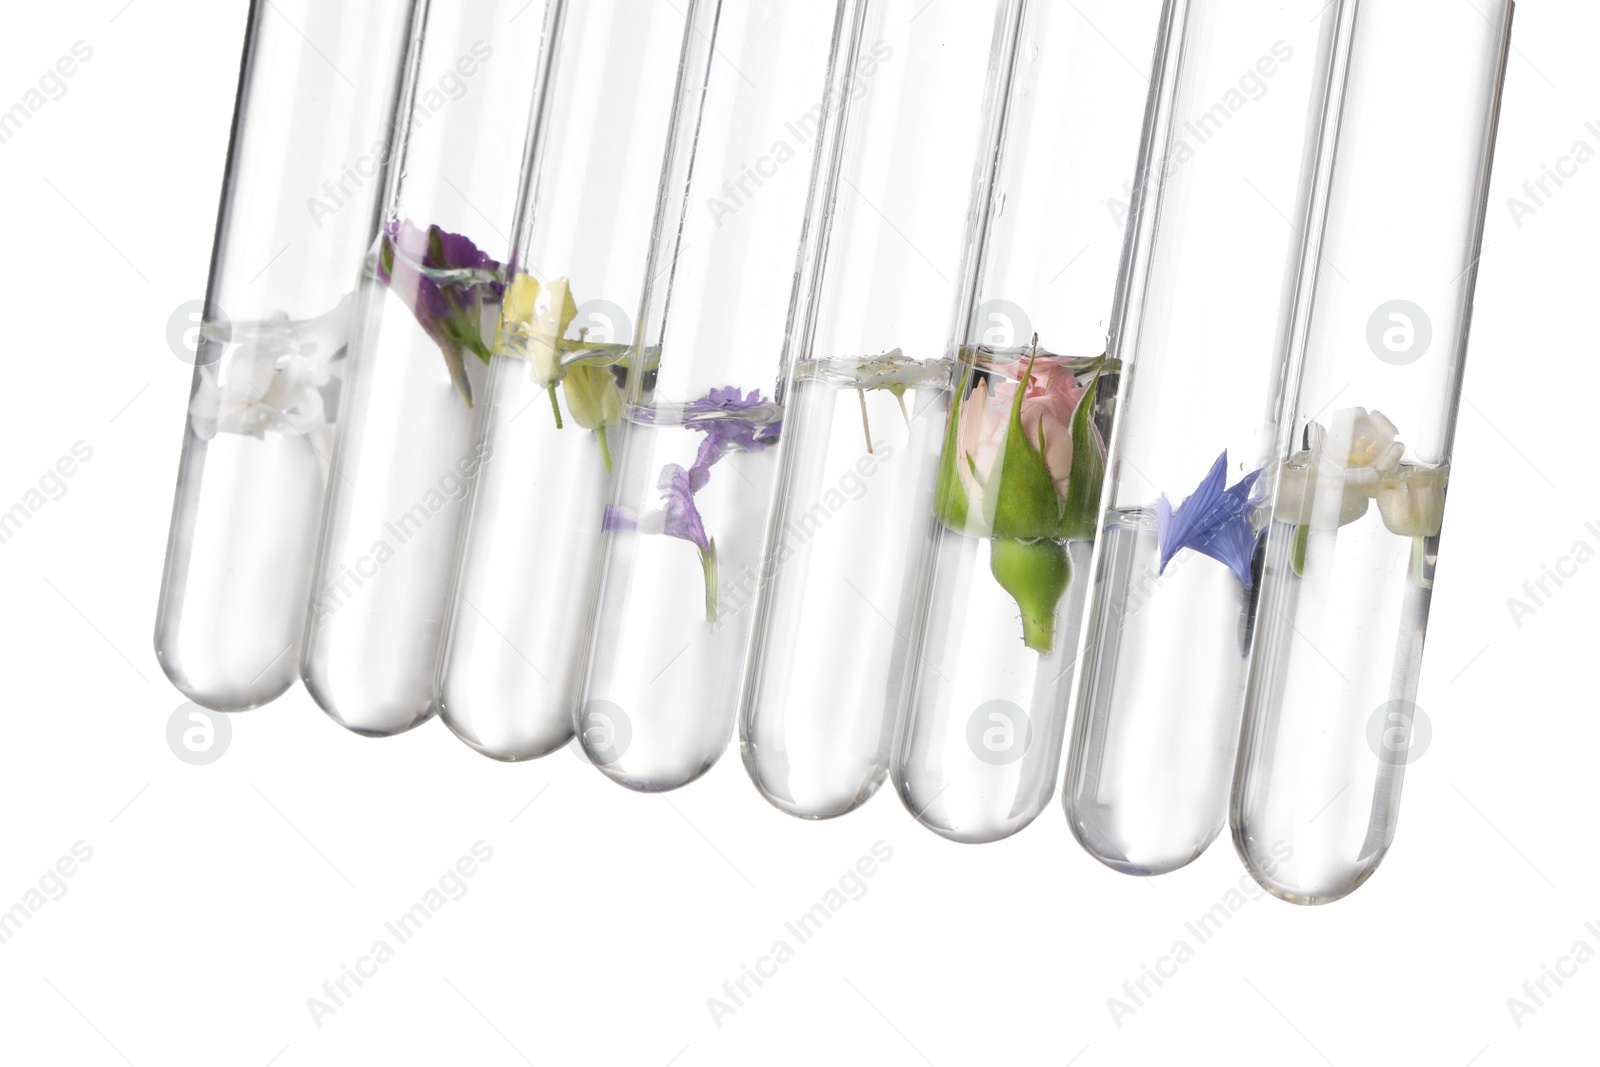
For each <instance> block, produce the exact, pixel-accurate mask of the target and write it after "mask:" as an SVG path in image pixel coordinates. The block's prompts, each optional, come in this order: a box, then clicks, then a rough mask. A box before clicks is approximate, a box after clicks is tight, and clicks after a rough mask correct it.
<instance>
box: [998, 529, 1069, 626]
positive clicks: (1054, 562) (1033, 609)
mask: <svg viewBox="0 0 1600 1067" xmlns="http://www.w3.org/2000/svg"><path fill="white" fill-rule="evenodd" d="M989 570H990V571H991V572H992V573H993V574H994V579H995V581H997V582H999V583H1000V588H1002V589H1004V590H1005V591H1006V592H1007V593H1009V594H1010V595H1011V599H1013V600H1015V601H1016V602H1017V607H1018V608H1020V609H1021V611H1022V643H1023V644H1024V645H1027V646H1028V647H1029V648H1031V649H1033V650H1034V651H1035V652H1037V653H1039V654H1040V655H1048V654H1049V652H1050V650H1051V648H1052V647H1054V645H1055V635H1056V606H1057V605H1059V604H1060V603H1061V597H1062V595H1063V594H1065V593H1066V591H1067V586H1068V585H1069V584H1070V583H1071V582H1072V561H1071V560H1070V559H1069V558H1068V557H1067V548H1066V546H1065V545H1063V544H1062V543H1061V542H1059V541H1053V540H1051V539H1049V538H1035V539H1031V540H1018V539H1015V538H1006V537H997V538H994V539H993V540H991V541H990V542H989Z"/></svg>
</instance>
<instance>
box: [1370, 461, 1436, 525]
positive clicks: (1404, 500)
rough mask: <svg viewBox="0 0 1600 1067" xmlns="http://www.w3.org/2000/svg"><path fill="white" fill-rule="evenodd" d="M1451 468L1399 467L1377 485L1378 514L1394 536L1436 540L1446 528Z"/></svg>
mask: <svg viewBox="0 0 1600 1067" xmlns="http://www.w3.org/2000/svg"><path fill="white" fill-rule="evenodd" d="M1449 485H1450V468H1449V467H1447V466H1446V467H1400V468H1398V469H1397V470H1395V471H1394V472H1393V473H1391V474H1389V475H1388V476H1386V477H1385V478H1384V479H1383V480H1382V481H1380V482H1379V483H1378V514H1380V515H1382V516H1383V524H1384V525H1385V526H1387V527H1388V528H1389V531H1390V532H1391V533H1397V534H1400V535H1401V536H1403V537H1434V536H1437V535H1438V533H1439V528H1440V527H1441V526H1442V525H1443V524H1444V496H1445V490H1446V489H1447V488H1449Z"/></svg>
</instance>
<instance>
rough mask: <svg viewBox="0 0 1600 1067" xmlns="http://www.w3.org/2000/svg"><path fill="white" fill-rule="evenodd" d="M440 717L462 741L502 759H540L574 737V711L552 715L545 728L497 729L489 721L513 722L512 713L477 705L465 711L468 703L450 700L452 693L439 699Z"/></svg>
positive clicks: (512, 727)
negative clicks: (572, 716) (494, 710)
mask: <svg viewBox="0 0 1600 1067" xmlns="http://www.w3.org/2000/svg"><path fill="white" fill-rule="evenodd" d="M438 703H439V718H440V719H442V720H443V721H444V724H445V726H447V727H449V729H450V732H451V733H452V734H455V735H456V737H457V738H458V739H459V740H460V741H461V743H462V744H464V745H466V746H467V747H468V748H470V749H472V750H473V751H474V752H476V753H478V754H479V755H480V756H487V757H489V758H490V759H492V760H499V761H500V762H502V763H522V762H524V761H526V760H534V759H540V758H542V757H544V756H548V755H549V754H550V753H552V752H554V751H556V750H557V749H560V748H564V747H565V746H566V745H567V744H568V743H570V742H571V741H572V718H571V716H570V715H561V716H557V717H551V718H550V719H549V720H548V723H547V724H542V725H543V728H532V729H527V728H517V727H515V726H511V727H507V728H503V729H493V728H492V726H490V727H486V726H485V724H486V723H488V724H493V723H509V722H511V721H512V718H513V717H512V716H509V715H504V714H495V713H494V712H493V711H492V710H490V711H485V710H483V709H477V708H475V709H474V710H472V711H470V712H468V711H463V710H462V708H463V707H464V706H467V707H470V706H471V705H470V704H467V705H464V704H463V702H462V701H461V700H460V699H459V698H458V699H455V700H450V699H449V698H448V697H445V698H441V699H440V700H439V702H438Z"/></svg>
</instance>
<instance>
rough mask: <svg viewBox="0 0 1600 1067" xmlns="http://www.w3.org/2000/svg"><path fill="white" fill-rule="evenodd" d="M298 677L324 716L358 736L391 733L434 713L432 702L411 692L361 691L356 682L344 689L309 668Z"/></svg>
mask: <svg viewBox="0 0 1600 1067" xmlns="http://www.w3.org/2000/svg"><path fill="white" fill-rule="evenodd" d="M301 678H302V679H303V680H304V681H305V684H306V692H308V693H310V694H311V699H312V700H314V701H316V704H317V707H319V708H321V709H322V710H323V712H324V713H326V714H327V716H328V718H330V719H332V720H333V721H334V722H336V723H338V724H339V725H340V726H343V727H344V728H345V729H346V730H349V731H350V732H351V733H353V734H360V735H361V736H362V737H394V736H395V735H396V734H403V733H405V732H406V731H407V730H413V729H415V728H416V727H418V726H421V725H422V724H423V723H425V722H427V721H428V720H429V719H431V718H433V716H434V712H435V708H434V704H433V702H432V701H431V700H429V701H425V702H423V703H421V704H419V703H418V702H417V700H416V697H415V696H414V695H412V694H406V693H392V694H385V693H383V692H382V691H381V690H380V689H378V688H369V689H366V690H365V691H363V689H362V687H360V686H357V687H355V691H352V692H348V693H346V692H344V691H343V687H339V686H335V685H332V684H329V683H328V682H327V681H326V680H324V679H323V678H321V677H320V676H319V675H317V674H316V673H315V672H313V671H310V670H306V671H304V672H303V673H302V674H301Z"/></svg>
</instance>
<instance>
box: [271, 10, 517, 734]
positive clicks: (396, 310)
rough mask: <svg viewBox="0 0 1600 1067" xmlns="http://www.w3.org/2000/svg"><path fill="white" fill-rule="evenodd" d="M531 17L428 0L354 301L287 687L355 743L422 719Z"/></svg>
mask: <svg viewBox="0 0 1600 1067" xmlns="http://www.w3.org/2000/svg"><path fill="white" fill-rule="evenodd" d="M542 11H543V5H536V6H534V7H533V8H532V9H531V10H529V9H528V3H527V0H431V2H430V3H429V5H428V10H427V18H426V23H425V25H424V26H423V27H422V31H421V32H422V37H421V46H420V49H419V52H418V55H417V58H416V62H415V64H414V66H413V67H412V70H411V72H410V76H411V79H412V81H411V83H410V86H409V93H408V104H409V108H408V113H407V118H406V121H405V124H404V125H403V126H402V127H401V128H400V130H399V134H398V143H397V144H396V146H395V147H394V149H393V151H394V154H395V157H396V159H397V160H398V163H399V166H398V168H397V170H396V173H395V180H394V181H393V182H392V184H391V187H390V190H389V193H388V198H387V202H386V206H385V212H384V215H383V220H382V223H381V225H380V228H379V232H378V233H377V234H376V235H374V242H373V247H372V250H371V252H370V254H369V257H368V262H367V267H366V271H365V273H364V276H363V280H362V291H361V295H360V297H359V299H358V303H357V311H356V315H357V324H356V333H355V335H354V338H353V340H352V342H351V346H350V356H349V359H348V361H347V362H348V364H349V367H348V369H347V371H346V375H345V381H344V394H345V395H344V402H345V412H344V417H343V418H342V420H341V423H340V427H339V435H338V443H337V448H336V452H335V455H334V473H333V476H332V479H331V480H330V484H329V491H328V500H327V506H326V511H325V514H324V518H323V529H322V540H321V545H320V549H319V552H318V556H317V570H316V573H315V576H314V580H313V585H312V592H311V604H310V609H309V619H308V621H307V624H306V640H305V651H304V655H303V657H302V666H301V672H302V673H301V676H302V677H303V678H304V679H305V682H306V688H307V689H308V690H309V691H310V693H311V695H312V697H313V698H314V699H315V700H316V701H317V703H318V704H319V705H320V706H321V707H322V709H323V710H324V711H326V712H327V713H328V714H329V715H330V716H332V717H333V718H334V719H335V720H336V721H338V722H339V723H340V724H342V725H344V726H346V727H347V728H349V729H351V730H353V731H355V732H357V733H360V734H366V735H370V736H385V735H389V734H395V733H399V732H401V731H403V730H408V729H410V728H411V727H413V726H415V725H417V724H418V723H420V722H423V721H424V720H426V719H427V718H429V717H430V716H431V715H432V714H433V712H434V709H435V705H434V686H433V680H434V668H435V663H436V660H437V656H438V648H439V639H440V635H441V629H442V620H443V617H444V612H445V607H446V605H447V603H448V602H449V593H450V585H449V582H450V567H451V562H452V559H453V556H454V549H455V541H456V527H457V522H458V519H459V514H460V510H461V501H462V500H463V499H464V498H465V496H466V492H467V485H468V482H469V481H470V480H471V479H472V478H473V477H474V476H475V475H476V473H477V469H478V466H479V464H480V463H481V461H482V459H483V454H482V452H481V451H480V450H479V448H478V446H477V445H476V444H475V443H474V440H473V404H474V402H475V401H477V400H479V399H481V397H482V394H483V390H484V379H485V376H486V375H485V369H486V368H485V364H486V362H487V361H488V359H489V356H490V348H491V346H492V344H493V340H494V331H495V328H496V326H497V324H498V322H499V314H500V297H501V293H502V290H503V288H504V272H503V268H502V264H503V261H504V260H505V259H507V258H508V257H509V255H510V252H511V237H510V236H509V235H510V233H511V230H512V228H513V225H514V222H515V216H516V210H517V203H518V176H519V174H520V172H521V166H522V161H523V155H524V153H523V149H524V145H525V142H526V138H527V133H528V125H529V116H530V114H531V113H532V110H533V107H534V105H535V102H536V99H535V96H536V94H535V91H534V88H535V85H536V84H537V82H538V78H539V76H540V73H541V71H542V69H543V61H542V59H541V56H540V41H541V34H542V30H543V24H542V21H541V18H540V15H541V13H542Z"/></svg>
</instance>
